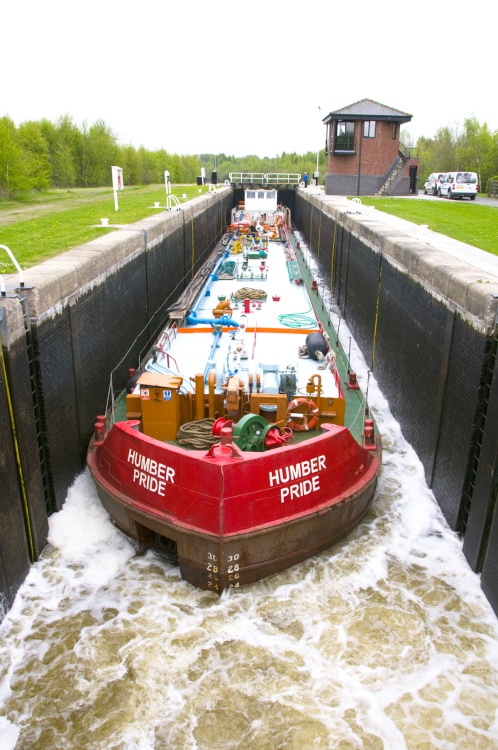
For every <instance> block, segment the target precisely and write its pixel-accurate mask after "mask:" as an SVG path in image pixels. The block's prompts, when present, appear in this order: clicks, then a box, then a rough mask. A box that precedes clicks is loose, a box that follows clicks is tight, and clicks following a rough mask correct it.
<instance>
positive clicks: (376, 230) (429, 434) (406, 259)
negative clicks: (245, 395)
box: [294, 191, 498, 612]
mask: <svg viewBox="0 0 498 750" xmlns="http://www.w3.org/2000/svg"><path fill="white" fill-rule="evenodd" d="M304 192H305V191H299V192H298V195H297V198H296V211H295V213H294V219H295V224H296V228H297V229H298V230H299V231H300V233H301V234H302V237H303V240H304V241H305V242H306V244H307V245H308V247H309V249H310V251H311V253H312V256H313V257H314V259H315V261H316V263H317V265H318V268H319V272H320V276H321V280H322V282H323V283H324V284H326V285H327V287H328V288H329V289H330V290H331V293H332V296H333V299H334V302H335V303H336V304H337V305H338V307H339V309H340V311H341V314H342V316H343V317H344V319H345V321H346V322H347V324H348V327H349V329H350V330H351V332H352V334H353V336H354V338H355V340H356V342H357V343H358V345H359V346H360V349H361V351H362V353H363V355H364V357H365V359H366V361H367V363H368V364H369V366H370V367H371V369H372V371H373V373H374V375H375V378H376V380H377V382H378V383H379V385H380V387H381V389H382V392H383V393H384V395H385V396H386V398H387V400H388V402H389V406H390V409H391V411H392V413H393V415H394V417H395V418H396V420H397V421H398V422H399V423H400V425H401V428H402V430H403V434H404V435H405V437H406V438H407V440H408V441H409V442H410V443H411V444H412V445H413V447H414V448H415V450H416V452H417V454H418V456H419V458H420V460H421V462H422V464H423V466H424V470H425V476H426V480H427V483H428V486H429V487H431V488H432V490H433V492H434V495H435V497H436V499H437V501H438V503H439V505H440V507H441V509H442V511H443V513H444V515H445V517H446V519H447V521H448V523H449V525H450V526H451V528H452V529H454V530H456V531H457V532H459V533H460V534H461V535H462V537H463V549H464V552H465V554H466V555H467V559H468V560H469V563H470V564H471V566H472V567H473V569H474V570H476V571H481V570H482V579H481V580H482V586H483V589H484V590H485V592H486V594H487V596H488V598H489V599H490V602H491V603H492V605H493V606H494V608H495V610H496V611H497V612H498V575H497V573H498V518H497V514H496V501H497V484H498V479H497V464H498V459H497V456H498V416H497V415H498V384H497V382H496V381H497V370H498V368H497V367H496V348H497V339H498V334H497V329H496V307H497V303H496V298H497V297H498V294H497V291H498V284H497V281H496V277H492V276H491V277H490V278H487V277H486V274H485V273H483V272H482V271H480V270H479V271H478V272H474V271H471V270H470V271H469V266H467V267H465V266H464V265H462V267H460V266H459V265H458V262H457V261H455V259H454V258H451V259H448V257H443V254H442V253H439V254H438V253H437V252H436V251H433V250H432V249H431V250H429V249H428V248H427V246H426V245H423V244H421V243H420V242H418V241H417V240H413V239H412V240H410V238H409V237H407V236H401V235H400V234H399V231H397V230H393V229H391V228H390V227H389V226H386V225H382V219H380V220H379V221H377V218H376V219H375V220H372V218H371V216H368V215H367V216H364V215H362V214H361V212H360V213H358V212H357V209H356V208H355V207H354V204H352V202H349V206H348V207H346V203H345V201H344V199H335V201H334V200H333V199H330V198H325V197H322V196H319V195H315V196H312V195H310V194H306V195H305V194H304ZM487 285H489V286H487Z"/></svg>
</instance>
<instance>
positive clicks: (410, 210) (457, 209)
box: [361, 196, 498, 255]
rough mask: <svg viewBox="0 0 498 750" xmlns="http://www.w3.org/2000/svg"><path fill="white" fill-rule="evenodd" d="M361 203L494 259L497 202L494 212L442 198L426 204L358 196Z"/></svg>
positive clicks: (496, 251)
mask: <svg viewBox="0 0 498 750" xmlns="http://www.w3.org/2000/svg"><path fill="white" fill-rule="evenodd" d="M361 202H362V204H363V205H365V206H375V208H376V209H378V210H379V211H385V212H386V213H388V214H393V215H394V216H397V217H398V218H400V219H405V220H406V221H411V222H413V223H414V224H427V226H428V228H429V229H431V230H432V231H433V232H439V233H440V234H445V235H446V236H447V237H452V238H453V239H455V240H459V241H460V242H465V243H467V244H468V245H473V246H474V247H479V248H480V249H481V250H486V251H487V252H488V253H493V254H494V255H498V202H497V207H496V208H494V207H493V206H482V205H479V204H476V203H474V201H466V200H461V201H459V200H453V201H449V200H446V199H444V198H441V200H434V201H429V200H408V199H406V198H369V197H366V196H362V197H361Z"/></svg>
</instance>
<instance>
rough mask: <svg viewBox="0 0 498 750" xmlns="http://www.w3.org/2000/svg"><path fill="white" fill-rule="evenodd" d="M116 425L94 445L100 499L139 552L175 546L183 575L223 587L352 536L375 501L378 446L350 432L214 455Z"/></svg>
mask: <svg viewBox="0 0 498 750" xmlns="http://www.w3.org/2000/svg"><path fill="white" fill-rule="evenodd" d="M135 427H136V423H134V422H132V421H127V422H126V421H125V422H119V423H117V424H115V425H114V426H113V427H112V428H111V430H110V431H109V432H108V433H107V434H106V435H105V436H102V437H101V438H100V439H96V440H94V441H93V443H92V444H91V446H90V450H89V452H88V459H87V460H88V465H89V467H90V470H91V473H92V475H93V478H94V480H95V482H96V485H97V489H98V493H99V497H100V499H101V502H102V504H103V505H104V507H105V508H106V509H107V511H108V512H109V513H110V515H111V517H112V519H113V521H114V522H115V524H116V525H117V526H118V527H119V528H120V529H121V530H122V531H123V532H124V533H125V534H126V535H127V536H129V537H130V538H131V539H132V540H133V541H134V542H135V545H136V547H137V549H138V551H140V552H144V551H146V550H147V549H148V548H153V549H157V550H158V551H161V549H165V548H166V547H167V546H168V545H169V546H170V547H171V546H173V547H174V549H175V553H176V554H177V558H178V563H179V566H180V571H181V575H182V578H183V579H184V580H186V581H188V582H190V583H191V584H193V585H194V586H196V587H198V588H201V589H205V590H212V591H215V592H217V593H221V592H222V591H224V590H225V589H229V588H238V587H239V586H243V585H247V584H250V583H253V582H255V581H258V580H260V579H263V578H266V577H268V576H270V575H272V574H274V573H278V572H281V571H283V570H285V569H287V568H289V567H291V566H292V565H295V564H296V563H298V562H301V561H303V560H305V559H307V558H309V557H311V556H313V555H315V554H317V553H318V552H320V551H322V550H324V549H326V548H328V547H330V546H331V545H333V544H334V543H335V542H337V541H338V540H339V539H341V537H343V536H345V535H346V534H348V533H349V532H350V531H351V530H352V529H353V528H354V527H355V526H356V525H357V524H358V523H359V521H360V520H361V518H362V517H363V516H364V514H365V513H366V511H367V510H368V507H369V505H370V503H371V501H372V498H373V495H374V490H375V486H376V481H377V476H378V473H379V471H380V467H381V446H380V440H378V442H377V447H376V449H375V450H365V449H364V448H363V447H362V446H361V445H359V444H358V443H357V442H356V440H354V438H353V437H352V436H351V434H350V432H349V430H347V429H346V428H345V427H340V426H337V425H333V424H326V425H322V434H317V435H316V437H314V438H313V439H311V440H308V441H305V442H302V443H300V444H297V445H289V446H287V447H285V448H280V449H278V450H270V451H265V452H262V453H251V452H241V451H239V450H238V449H237V448H236V447H235V446H234V445H232V444H230V445H224V446H219V447H217V448H216V449H214V450H210V451H208V452H207V453H206V452H203V451H197V450H185V449H183V448H180V447H177V446H175V445H173V444H168V443H165V442H162V441H159V440H155V439H154V438H150V437H148V436H146V435H144V434H143V433H141V432H138V431H137V430H136V429H135Z"/></svg>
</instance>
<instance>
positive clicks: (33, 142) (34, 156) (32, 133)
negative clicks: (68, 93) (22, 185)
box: [17, 122, 51, 190]
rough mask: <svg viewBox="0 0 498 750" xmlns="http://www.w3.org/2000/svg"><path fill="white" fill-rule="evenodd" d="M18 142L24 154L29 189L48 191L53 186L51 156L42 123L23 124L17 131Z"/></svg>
mask: <svg viewBox="0 0 498 750" xmlns="http://www.w3.org/2000/svg"><path fill="white" fill-rule="evenodd" d="M17 140H18V143H19V145H20V146H21V148H22V152H23V156H22V159H23V162H24V171H25V175H26V178H27V179H28V180H29V189H32V190H33V189H34V190H48V189H49V187H50V184H51V168H50V156H49V150H48V144H47V141H46V140H45V137H44V135H43V133H42V129H41V126H40V123H38V122H24V123H22V125H20V126H19V128H18V131H17Z"/></svg>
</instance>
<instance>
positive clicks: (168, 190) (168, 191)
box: [164, 170, 171, 196]
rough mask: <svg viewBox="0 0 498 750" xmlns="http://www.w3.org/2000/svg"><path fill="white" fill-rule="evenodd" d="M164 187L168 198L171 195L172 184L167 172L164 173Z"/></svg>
mask: <svg viewBox="0 0 498 750" xmlns="http://www.w3.org/2000/svg"><path fill="white" fill-rule="evenodd" d="M164 185H165V187H166V195H167V196H168V195H169V194H170V193H171V183H170V181H169V172H168V170H166V171H165V172H164Z"/></svg>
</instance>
